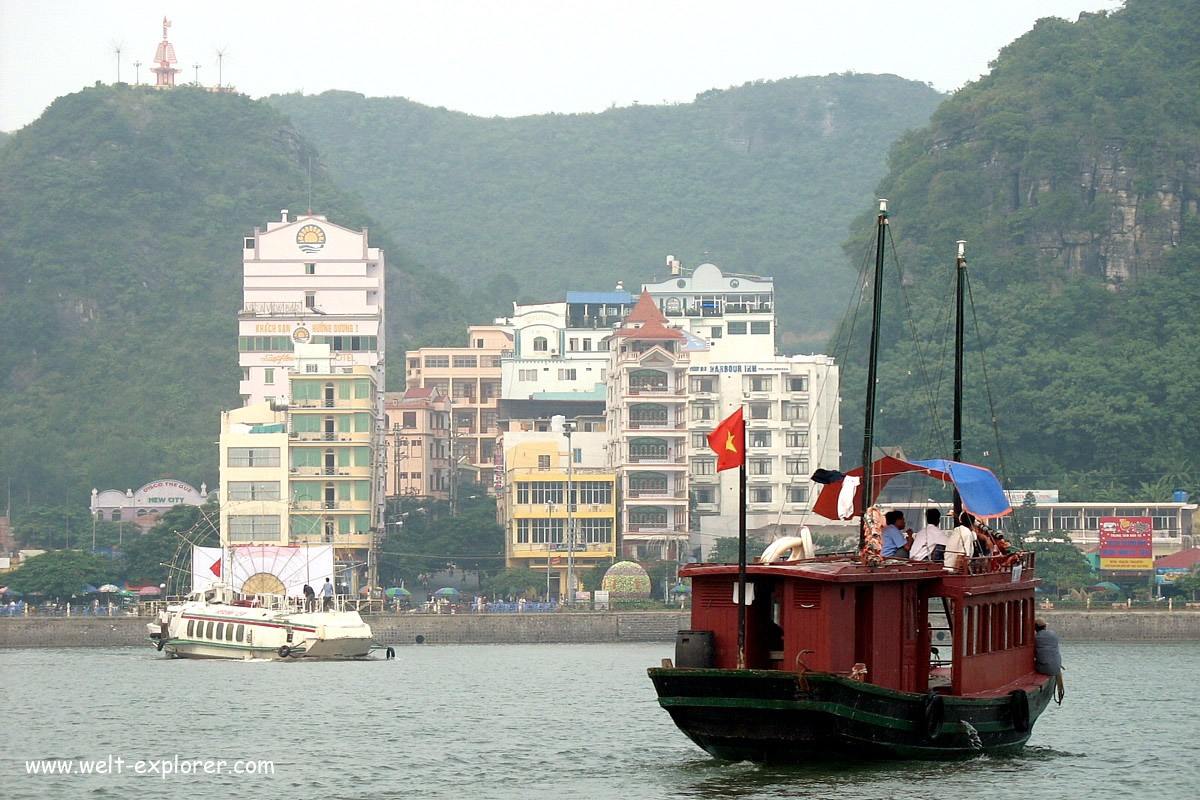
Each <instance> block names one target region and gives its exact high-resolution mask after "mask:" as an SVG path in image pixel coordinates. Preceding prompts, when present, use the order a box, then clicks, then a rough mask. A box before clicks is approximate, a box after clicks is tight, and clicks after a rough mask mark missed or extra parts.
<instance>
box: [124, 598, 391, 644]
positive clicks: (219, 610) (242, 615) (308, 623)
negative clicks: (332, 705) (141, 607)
mask: <svg viewBox="0 0 1200 800" xmlns="http://www.w3.org/2000/svg"><path fill="white" fill-rule="evenodd" d="M146 628H147V632H148V634H149V639H150V643H151V644H152V645H154V647H155V648H157V649H158V650H159V651H160V652H162V653H165V654H166V655H168V656H169V657H172V658H225V659H237V660H250V659H272V660H279V661H296V660H301V659H308V660H311V659H320V660H344V659H359V658H365V657H367V656H368V655H370V653H371V651H372V650H373V649H376V648H378V645H377V644H376V643H375V640H374V638H373V637H372V634H371V626H369V625H367V624H366V623H365V622H363V620H362V617H360V616H359V614H358V612H357V611H347V610H331V611H310V610H306V609H305V608H304V606H303V601H296V600H294V599H289V598H287V597H284V596H281V595H253V596H247V595H242V594H240V593H238V592H235V591H234V590H233V589H231V588H230V587H228V586H226V585H225V584H222V583H212V584H210V585H208V586H207V587H206V588H204V589H202V590H200V591H196V592H193V593H192V594H191V595H190V596H189V597H188V599H187V600H186V601H185V602H183V603H179V604H175V605H168V606H167V607H166V608H165V609H164V610H163V611H161V612H160V613H159V615H158V617H157V619H156V620H155V621H154V622H151V623H147V625H146ZM388 650H389V656H390V650H391V649H390V648H388Z"/></svg>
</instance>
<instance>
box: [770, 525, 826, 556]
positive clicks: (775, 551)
mask: <svg viewBox="0 0 1200 800" xmlns="http://www.w3.org/2000/svg"><path fill="white" fill-rule="evenodd" d="M816 554H817V549H816V547H814V546H813V540H812V534H811V533H810V532H809V530H808V527H807V526H805V527H803V528H801V529H800V535H799V536H784V537H783V538H782V539H776V540H775V541H773V542H771V543H770V544H769V545H767V549H766V550H763V553H762V555H761V556H759V557H758V560H759V563H762V564H772V563H775V562H777V561H800V560H802V559H805V558H812V557H813V556H815V555H816Z"/></svg>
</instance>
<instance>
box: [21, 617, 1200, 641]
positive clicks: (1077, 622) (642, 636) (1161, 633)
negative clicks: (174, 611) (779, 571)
mask: <svg viewBox="0 0 1200 800" xmlns="http://www.w3.org/2000/svg"><path fill="white" fill-rule="evenodd" d="M1041 613H1042V614H1043V615H1044V616H1045V617H1046V620H1047V622H1049V624H1050V627H1051V628H1053V629H1054V630H1056V631H1057V632H1058V634H1059V635H1060V636H1061V637H1062V639H1063V641H1064V642H1196V641H1200V611H1177V612H1174V613H1167V612H1155V611H1102V612H1101V611H1093V612H1083V611H1045V612H1041ZM148 621H149V618H148V617H113V618H105V617H102V618H91V617H71V618H66V617H16V618H11V619H10V618H4V617H0V647H122V646H141V647H145V646H148V645H147V642H146V623H147V622H148ZM367 621H368V622H369V623H370V625H371V628H372V630H373V631H374V633H375V638H376V639H377V640H378V641H379V642H381V643H382V644H388V645H394V646H401V645H411V644H416V643H417V641H418V637H422V641H423V642H424V643H426V644H512V643H523V644H550V643H570V642H579V643H584V642H588V643H605V642H614V643H616V642H671V641H674V639H675V631H677V630H679V629H680V628H686V627H688V625H689V619H688V615H687V613H680V612H677V611H644V612H614V613H607V614H605V613H600V614H583V613H580V614H484V615H476V614H450V615H438V614H406V615H400V616H390V615H384V616H373V617H368V618H367Z"/></svg>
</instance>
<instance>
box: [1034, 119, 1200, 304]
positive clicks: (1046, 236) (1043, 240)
mask: <svg viewBox="0 0 1200 800" xmlns="http://www.w3.org/2000/svg"><path fill="white" fill-rule="evenodd" d="M1123 144H1124V143H1123V142H1122V141H1121V140H1118V139H1109V140H1107V141H1105V142H1103V143H1102V144H1101V146H1100V147H1099V149H1098V150H1096V151H1094V152H1092V153H1085V154H1082V155H1083V156H1084V162H1083V163H1082V164H1081V167H1082V169H1081V175H1080V183H1079V188H1078V194H1079V199H1080V201H1081V202H1082V204H1083V206H1084V209H1085V210H1086V211H1088V212H1090V213H1088V215H1087V217H1086V219H1088V220H1094V221H1095V223H1096V224H1097V227H1096V228H1095V229H1093V230H1088V229H1087V228H1075V229H1067V230H1057V229H1048V230H1041V231H1039V232H1038V233H1037V234H1036V236H1035V240H1034V244H1035V246H1036V248H1037V250H1038V252H1039V253H1040V254H1041V255H1042V256H1044V257H1046V258H1047V259H1049V260H1050V261H1051V263H1057V264H1059V265H1060V266H1061V268H1062V269H1063V270H1064V271H1066V272H1072V273H1083V274H1088V275H1095V276H1098V277H1103V278H1104V279H1105V280H1106V281H1107V282H1108V283H1109V284H1110V285H1111V286H1114V287H1115V286H1118V285H1119V284H1121V283H1122V282H1123V281H1128V280H1136V279H1137V277H1138V276H1139V275H1141V274H1144V273H1146V272H1149V271H1154V270H1156V269H1157V267H1158V265H1159V264H1160V262H1161V260H1162V257H1163V255H1164V254H1165V253H1166V252H1168V251H1169V250H1171V249H1172V248H1174V247H1176V246H1178V244H1179V241H1180V236H1181V232H1182V229H1183V218H1184V216H1185V214H1195V213H1196V198H1195V197H1194V196H1192V195H1191V194H1190V192H1189V191H1188V187H1189V186H1191V185H1193V184H1194V183H1195V181H1196V180H1197V177H1198V176H1200V165H1198V164H1197V162H1196V161H1193V162H1192V163H1190V164H1186V165H1183V164H1179V163H1178V162H1176V163H1174V164H1170V165H1161V166H1163V167H1168V169H1167V170H1164V171H1163V172H1161V173H1160V174H1158V175H1157V176H1156V179H1154V180H1148V179H1147V176H1144V175H1140V174H1139V173H1138V172H1137V170H1136V168H1135V167H1133V166H1132V165H1130V164H1128V163H1126V159H1125V158H1124V155H1125V152H1124V146H1123ZM1155 166H1156V167H1157V166H1159V165H1155ZM1049 190H1050V186H1049V182H1047V181H1041V182H1038V183H1037V184H1034V185H1032V186H1031V187H1030V200H1031V201H1032V202H1034V203H1036V202H1037V200H1038V196H1039V195H1040V194H1042V193H1046V192H1048V191H1049ZM1105 212H1107V213H1105Z"/></svg>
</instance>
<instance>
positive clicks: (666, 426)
mask: <svg viewBox="0 0 1200 800" xmlns="http://www.w3.org/2000/svg"><path fill="white" fill-rule="evenodd" d="M625 427H626V428H627V429H629V430H635V431H683V430H685V429H686V428H687V422H686V421H685V420H682V419H677V420H669V419H630V420H629V422H628V423H627V424H626V426H625Z"/></svg>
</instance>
